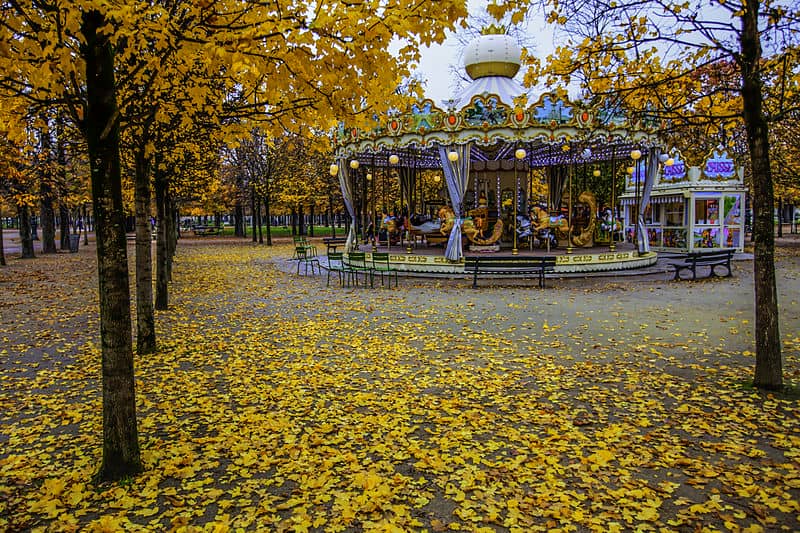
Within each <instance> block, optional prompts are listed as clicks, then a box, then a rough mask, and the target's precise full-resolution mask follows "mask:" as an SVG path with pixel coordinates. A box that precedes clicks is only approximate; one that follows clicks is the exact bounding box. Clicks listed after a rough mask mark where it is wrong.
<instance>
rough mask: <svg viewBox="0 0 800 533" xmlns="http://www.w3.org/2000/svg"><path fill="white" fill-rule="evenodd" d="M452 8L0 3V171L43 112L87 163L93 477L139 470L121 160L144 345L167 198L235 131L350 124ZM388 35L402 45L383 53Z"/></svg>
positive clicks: (165, 252) (181, 190)
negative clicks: (93, 299)
mask: <svg viewBox="0 0 800 533" xmlns="http://www.w3.org/2000/svg"><path fill="white" fill-rule="evenodd" d="M465 15H466V13H465V5H464V2H463V1H452V0H445V1H438V2H432V1H425V0H421V1H417V2H406V1H400V0H389V1H385V2H381V3H380V5H372V3H370V2H338V1H327V0H320V1H318V2H312V3H308V2H305V1H295V0H271V1H264V2H252V1H244V0H204V1H201V2H183V1H181V0H178V1H157V2H154V1H151V0H135V1H131V2H119V3H109V2H103V1H99V0H70V1H69V2H66V1H61V0H32V1H29V2H18V1H16V0H11V1H8V2H4V3H3V4H2V6H0V22H2V24H0V73H2V74H0V104H1V105H0V108H2V109H3V121H2V127H3V129H4V130H5V133H6V135H5V136H4V138H7V139H9V141H8V143H7V144H6V145H4V146H3V148H4V150H3V156H2V157H3V160H2V165H3V169H19V168H20V165H21V164H22V165H24V161H23V162H20V161H19V160H18V158H19V157H20V156H21V155H22V156H24V155H25V146H29V145H31V146H39V145H40V144H41V143H36V142H28V139H31V138H32V133H31V132H30V131H28V128H29V124H30V123H31V119H32V117H37V116H39V115H40V114H42V113H46V114H48V116H55V117H61V120H63V123H64V125H65V126H64V127H65V128H67V129H68V130H69V132H70V134H71V137H70V138H71V139H73V141H74V145H73V150H72V152H71V157H70V159H71V160H75V161H78V160H80V159H82V160H83V161H84V162H85V168H87V169H88V173H86V174H84V175H88V177H89V180H88V181H89V183H90V184H91V198H92V211H93V214H94V218H95V234H96V240H97V258H98V279H99V294H100V328H101V357H102V372H103V376H102V378H103V379H102V383H103V428H104V435H103V462H102V465H101V466H100V469H99V472H98V478H99V479H101V480H108V479H118V478H120V477H123V476H126V475H130V474H134V473H136V472H137V471H139V470H140V469H141V461H140V454H139V444H138V430H137V424H136V412H135V391H134V379H133V346H132V323H131V307H130V302H131V299H130V288H129V279H128V269H127V250H126V235H125V231H124V228H125V224H124V212H125V209H124V201H123V198H124V196H123V183H124V182H123V179H122V176H123V169H131V170H130V172H129V173H128V172H125V173H126V174H128V175H129V176H130V184H131V185H130V186H126V187H125V188H124V190H125V193H126V194H127V195H128V196H129V198H132V201H133V203H134V205H135V212H136V219H137V223H136V306H137V313H136V315H137V324H136V328H137V353H139V355H140V356H143V355H144V354H146V353H148V352H150V351H152V350H154V349H155V348H156V338H155V329H154V327H153V322H154V313H153V308H154V307H157V308H164V309H165V308H166V307H167V305H168V297H167V295H168V293H167V288H168V281H169V278H170V274H171V272H170V271H171V257H172V255H173V254H174V250H175V241H174V235H175V234H176V232H175V231H174V227H173V224H174V221H175V218H176V217H175V216H174V215H175V211H176V208H177V205H178V200H179V199H181V198H193V199H197V200H198V201H204V200H207V199H209V198H211V197H213V196H214V195H216V194H219V193H220V188H221V187H224V185H223V182H222V180H220V179H218V178H219V177H220V175H221V173H222V172H223V170H222V169H223V165H222V164H221V161H223V162H224V161H225V155H226V154H230V150H234V151H235V150H236V149H238V148H239V147H242V146H244V145H243V144H242V140H243V139H251V138H259V137H261V138H263V139H265V140H266V139H275V138H279V137H281V136H283V135H284V133H285V132H287V131H288V132H292V133H294V134H297V135H299V136H300V138H303V137H308V136H309V133H310V132H311V131H312V130H310V129H309V127H308V125H313V126H314V127H315V128H317V129H316V131H327V130H328V129H330V128H331V127H332V126H333V125H334V124H335V121H337V120H339V119H342V118H345V119H348V120H350V121H351V122H359V121H360V120H361V119H363V118H364V117H367V116H371V115H372V114H373V113H380V112H383V111H385V110H386V109H388V108H389V107H404V103H403V101H404V97H403V96H402V95H400V94H398V93H396V92H395V91H394V88H395V87H397V86H398V85H399V84H400V82H401V81H402V80H403V79H404V78H407V77H408V76H409V72H410V64H411V63H412V62H413V61H414V60H416V59H417V57H418V54H419V51H418V50H419V47H420V46H421V45H423V44H429V43H431V42H434V41H437V42H438V41H441V40H442V39H443V38H444V32H445V30H447V29H448V28H452V27H453V24H454V22H455V21H457V20H460V19H462V18H463V17H464V16H465ZM395 39H398V40H399V42H400V43H401V46H400V47H399V50H398V51H397V52H396V53H395V54H392V53H390V52H389V45H390V42H392V41H393V40H395ZM366 80H369V82H368V83H367V82H366ZM371 102H377V104H368V103H371ZM253 132H256V135H253ZM56 138H57V139H66V138H67V137H64V136H62V135H60V134H59V135H57V136H56ZM303 142H310V141H308V140H305V141H303ZM34 151H37V150H34ZM231 161H233V159H232V158H231ZM231 167H232V169H231V170H228V171H226V172H230V173H231V175H232V177H233V178H234V181H235V180H236V179H244V178H245V177H248V176H247V174H245V173H242V172H240V171H239V170H236V167H235V166H233V165H231ZM255 170H256V171H258V169H255ZM3 174H4V175H8V176H11V174H10V173H7V172H4V173H3ZM276 175H277V174H276ZM13 177H14V179H17V178H18V175H17V173H15V174H14V176H13ZM304 177H305V176H304ZM250 178H252V176H250V177H249V178H248V183H249V185H250V187H251V188H252V189H253V190H254V191H258V192H259V194H262V195H263V194H266V195H268V194H269V190H270V189H269V184H270V180H269V177H268V176H264V175H263V173H262V175H261V176H260V177H259V179H258V180H257V181H250ZM298 181H300V180H298ZM261 183H263V184H265V187H266V188H265V189H264V190H260V189H259V187H260V185H261ZM19 189H20V190H21V191H24V192H25V193H26V194H30V197H28V198H27V199H26V201H25V202H17V203H18V204H23V203H24V204H25V205H30V204H32V203H34V202H35V201H36V200H35V198H36V197H37V195H36V194H35V189H34V187H33V184H32V183H25V184H23V185H22V186H20V187H19ZM297 194H302V191H298V193H297ZM267 197H268V196H267ZM17 200H19V198H17ZM153 202H154V203H155V205H156V211H157V219H158V242H157V247H156V250H157V251H156V254H157V257H156V274H155V279H156V284H155V286H156V294H155V298H154V297H153V289H152V286H153V284H152V280H153V277H154V276H153V273H152V272H151V268H152V267H151V265H152V260H151V259H152V258H151V255H150V254H151V252H150V250H151V245H150V238H151V236H150V214H151V213H150V206H151V203H153Z"/></svg>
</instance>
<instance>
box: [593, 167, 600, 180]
mask: <svg viewBox="0 0 800 533" xmlns="http://www.w3.org/2000/svg"><path fill="white" fill-rule="evenodd" d="M592 176H594V177H595V178H598V177H600V169H599V168H596V169H594V170H593V171H592Z"/></svg>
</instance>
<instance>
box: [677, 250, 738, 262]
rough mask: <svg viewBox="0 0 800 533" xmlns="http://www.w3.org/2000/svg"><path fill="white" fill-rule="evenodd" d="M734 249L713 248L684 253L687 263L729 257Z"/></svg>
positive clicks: (712, 260)
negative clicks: (706, 250) (705, 250)
mask: <svg viewBox="0 0 800 533" xmlns="http://www.w3.org/2000/svg"><path fill="white" fill-rule="evenodd" d="M735 251H736V250H734V249H733V248H726V249H724V250H714V251H709V252H689V253H687V254H686V262H687V263H710V262H714V261H719V260H720V259H728V260H729V259H730V258H732V257H733V254H734V252H735Z"/></svg>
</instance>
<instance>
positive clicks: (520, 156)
mask: <svg viewBox="0 0 800 533" xmlns="http://www.w3.org/2000/svg"><path fill="white" fill-rule="evenodd" d="M526 155H528V153H527V152H526V151H525V150H524V149H523V148H517V151H516V152H514V157H516V158H517V159H525V156H526Z"/></svg>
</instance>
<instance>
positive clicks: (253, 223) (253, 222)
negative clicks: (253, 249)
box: [250, 187, 258, 242]
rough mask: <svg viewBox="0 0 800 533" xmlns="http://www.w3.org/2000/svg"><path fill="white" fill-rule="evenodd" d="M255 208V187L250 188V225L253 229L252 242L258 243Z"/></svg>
mask: <svg viewBox="0 0 800 533" xmlns="http://www.w3.org/2000/svg"><path fill="white" fill-rule="evenodd" d="M256 207H257V202H256V189H255V187H250V225H251V226H252V227H253V242H257V241H258V230H257V228H256V223H257V222H258V220H257V219H258V216H257V215H256Z"/></svg>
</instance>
